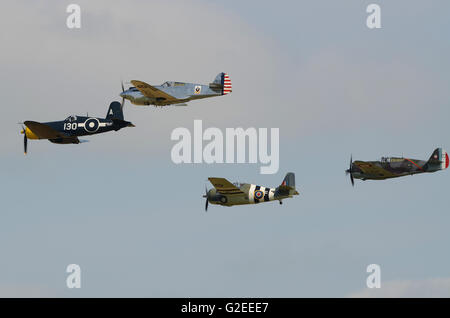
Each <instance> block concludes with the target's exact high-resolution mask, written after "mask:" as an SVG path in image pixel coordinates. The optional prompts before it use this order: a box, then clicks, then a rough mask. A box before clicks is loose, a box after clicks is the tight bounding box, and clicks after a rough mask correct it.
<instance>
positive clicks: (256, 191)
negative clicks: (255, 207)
mask: <svg viewBox="0 0 450 318" xmlns="http://www.w3.org/2000/svg"><path fill="white" fill-rule="evenodd" d="M236 185H237V186H238V188H239V189H240V190H241V191H242V192H244V194H235V195H223V194H221V193H219V192H217V190H216V189H214V188H213V189H210V190H209V191H208V193H207V198H208V201H209V203H211V204H218V205H224V206H233V205H243V204H257V203H262V202H269V201H274V200H282V199H286V198H292V196H293V195H294V194H298V193H297V192H296V191H295V193H294V192H290V191H287V192H283V191H280V190H278V188H267V187H262V186H259V185H256V184H248V183H242V184H236Z"/></svg>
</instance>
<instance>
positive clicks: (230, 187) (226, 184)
mask: <svg viewBox="0 0 450 318" xmlns="http://www.w3.org/2000/svg"><path fill="white" fill-rule="evenodd" d="M208 180H209V182H211V184H212V185H213V186H214V188H216V190H217V192H219V193H221V194H244V192H242V191H241V189H239V188H238V187H236V186H235V185H234V184H232V183H231V182H230V181H228V180H227V179H225V178H208Z"/></svg>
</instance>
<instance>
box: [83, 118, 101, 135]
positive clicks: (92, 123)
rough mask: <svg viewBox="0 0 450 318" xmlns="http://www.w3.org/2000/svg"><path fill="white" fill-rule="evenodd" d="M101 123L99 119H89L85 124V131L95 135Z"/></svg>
mask: <svg viewBox="0 0 450 318" xmlns="http://www.w3.org/2000/svg"><path fill="white" fill-rule="evenodd" d="M99 126H100V123H99V121H98V119H97V118H89V119H88V120H86V121H85V122H84V129H85V130H86V131H87V132H88V133H94V132H96V131H97V130H98V128H99Z"/></svg>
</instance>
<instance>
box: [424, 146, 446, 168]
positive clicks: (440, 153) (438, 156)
mask: <svg viewBox="0 0 450 318" xmlns="http://www.w3.org/2000/svg"><path fill="white" fill-rule="evenodd" d="M449 163H450V162H449V158H448V154H447V152H446V151H445V150H444V149H442V148H437V149H436V150H434V152H433V154H432V155H431V157H430V159H429V160H428V162H427V163H426V166H427V170H428V171H437V170H444V169H447V168H448V166H449Z"/></svg>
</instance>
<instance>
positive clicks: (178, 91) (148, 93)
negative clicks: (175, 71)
mask: <svg viewBox="0 0 450 318" xmlns="http://www.w3.org/2000/svg"><path fill="white" fill-rule="evenodd" d="M131 84H133V85H134V86H133V87H130V88H129V89H127V90H125V89H124V86H123V83H122V93H121V94H120V96H121V97H122V99H128V100H129V101H130V102H131V103H132V104H134V105H145V106H147V105H153V106H167V105H175V106H187V104H186V102H189V101H191V100H196V99H202V98H208V97H214V96H222V95H227V94H229V93H231V80H230V77H229V76H228V74H226V73H220V74H218V75H217V76H216V78H215V79H214V81H213V82H212V83H210V84H208V85H202V84H194V83H183V82H165V83H164V84H162V85H157V86H152V85H149V84H147V83H144V82H141V81H136V80H132V81H131Z"/></svg>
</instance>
